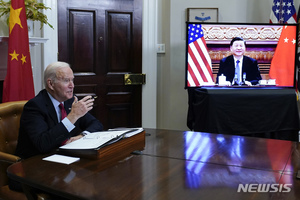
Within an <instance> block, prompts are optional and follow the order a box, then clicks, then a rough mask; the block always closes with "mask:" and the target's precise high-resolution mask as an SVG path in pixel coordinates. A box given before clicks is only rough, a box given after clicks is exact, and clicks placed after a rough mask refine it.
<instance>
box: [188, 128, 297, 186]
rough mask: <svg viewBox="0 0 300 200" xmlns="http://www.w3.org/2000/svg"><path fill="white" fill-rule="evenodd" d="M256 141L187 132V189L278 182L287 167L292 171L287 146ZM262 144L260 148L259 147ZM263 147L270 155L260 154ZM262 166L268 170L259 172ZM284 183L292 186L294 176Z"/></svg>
mask: <svg viewBox="0 0 300 200" xmlns="http://www.w3.org/2000/svg"><path fill="white" fill-rule="evenodd" d="M256 141H257V144H255V143H253V141H252V140H248V139H247V138H246V139H245V137H241V136H233V137H225V136H224V135H216V137H212V136H211V134H207V133H201V132H189V131H188V132H185V134H184V144H185V148H184V155H185V159H186V164H185V171H186V172H185V175H186V177H185V179H186V180H185V183H186V187H188V188H200V187H208V186H209V187H211V186H218V187H220V186H227V187H228V186H229V187H235V188H236V187H237V185H238V184H247V183H260V184H272V183H278V181H279V179H280V177H281V172H282V171H283V170H284V167H285V169H287V170H292V169H291V168H292V166H291V163H290V161H289V162H287V161H288V159H289V156H288V155H289V154H288V152H290V151H286V150H285V151H283V150H282V149H286V146H278V145H277V141H276V140H268V142H265V140H256ZM262 141H264V142H262ZM258 145H259V146H260V148H256V146H258ZM286 145H290V142H288V141H287V144H286ZM249 147H250V148H249ZM261 147H263V148H265V150H266V151H267V152H268V153H267V155H263V154H261V155H260V154H259V153H260V151H261V150H262V148H261ZM282 163H287V165H286V166H285V165H282ZM260 166H264V168H265V167H266V170H265V171H263V170H258V169H259V168H260ZM267 169H270V170H267ZM278 169H280V170H278ZM271 170H273V171H271ZM281 183H292V177H289V176H285V177H284V179H281Z"/></svg>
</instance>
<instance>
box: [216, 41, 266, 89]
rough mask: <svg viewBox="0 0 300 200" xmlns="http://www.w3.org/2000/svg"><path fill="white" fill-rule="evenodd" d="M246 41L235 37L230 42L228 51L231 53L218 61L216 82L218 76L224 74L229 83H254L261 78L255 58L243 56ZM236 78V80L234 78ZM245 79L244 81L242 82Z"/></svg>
mask: <svg viewBox="0 0 300 200" xmlns="http://www.w3.org/2000/svg"><path fill="white" fill-rule="evenodd" d="M245 50H246V42H245V41H244V39H243V38H241V37H235V38H233V39H232V40H231V42H230V51H231V52H232V55H230V56H228V57H226V58H223V59H222V60H221V61H220V66H219V72H218V74H217V81H216V82H217V83H219V76H221V75H222V74H223V75H224V76H226V81H227V82H228V83H229V85H232V84H235V82H237V83H236V84H239V85H240V84H246V85H249V86H251V85H256V84H257V83H258V82H259V80H261V79H262V78H261V75H260V70H259V66H258V64H257V60H255V59H253V58H250V57H248V56H245V55H244V53H245ZM235 79H236V80H235ZM244 79H245V82H243V81H244Z"/></svg>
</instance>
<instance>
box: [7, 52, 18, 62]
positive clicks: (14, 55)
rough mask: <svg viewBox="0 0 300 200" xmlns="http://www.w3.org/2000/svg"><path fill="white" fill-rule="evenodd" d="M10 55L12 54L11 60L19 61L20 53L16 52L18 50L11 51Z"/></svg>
mask: <svg viewBox="0 0 300 200" xmlns="http://www.w3.org/2000/svg"><path fill="white" fill-rule="evenodd" d="M9 55H11V61H13V60H14V59H16V60H17V61H18V56H19V54H17V53H16V50H14V52H13V53H10V54H9Z"/></svg>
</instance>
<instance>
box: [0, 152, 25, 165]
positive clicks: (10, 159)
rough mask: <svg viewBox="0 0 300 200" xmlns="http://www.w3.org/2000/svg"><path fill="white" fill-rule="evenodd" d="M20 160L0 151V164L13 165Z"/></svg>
mask: <svg viewBox="0 0 300 200" xmlns="http://www.w3.org/2000/svg"><path fill="white" fill-rule="evenodd" d="M20 160H21V158H20V157H18V156H15V155H12V154H9V153H4V152H1V151H0V162H8V163H15V162H18V161H20Z"/></svg>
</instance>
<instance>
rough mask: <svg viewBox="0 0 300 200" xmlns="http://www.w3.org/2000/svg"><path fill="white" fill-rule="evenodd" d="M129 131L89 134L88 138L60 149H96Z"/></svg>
mask: <svg viewBox="0 0 300 200" xmlns="http://www.w3.org/2000/svg"><path fill="white" fill-rule="evenodd" d="M127 131H128V130H122V131H99V132H94V133H89V134H87V135H86V136H84V137H82V138H80V139H79V140H76V141H74V142H71V143H69V144H66V145H64V146H61V147H60V149H95V148H98V147H100V146H101V145H103V144H105V143H107V142H108V141H110V140H112V139H114V138H118V137H120V136H121V135H123V134H124V133H126V132H127Z"/></svg>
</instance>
